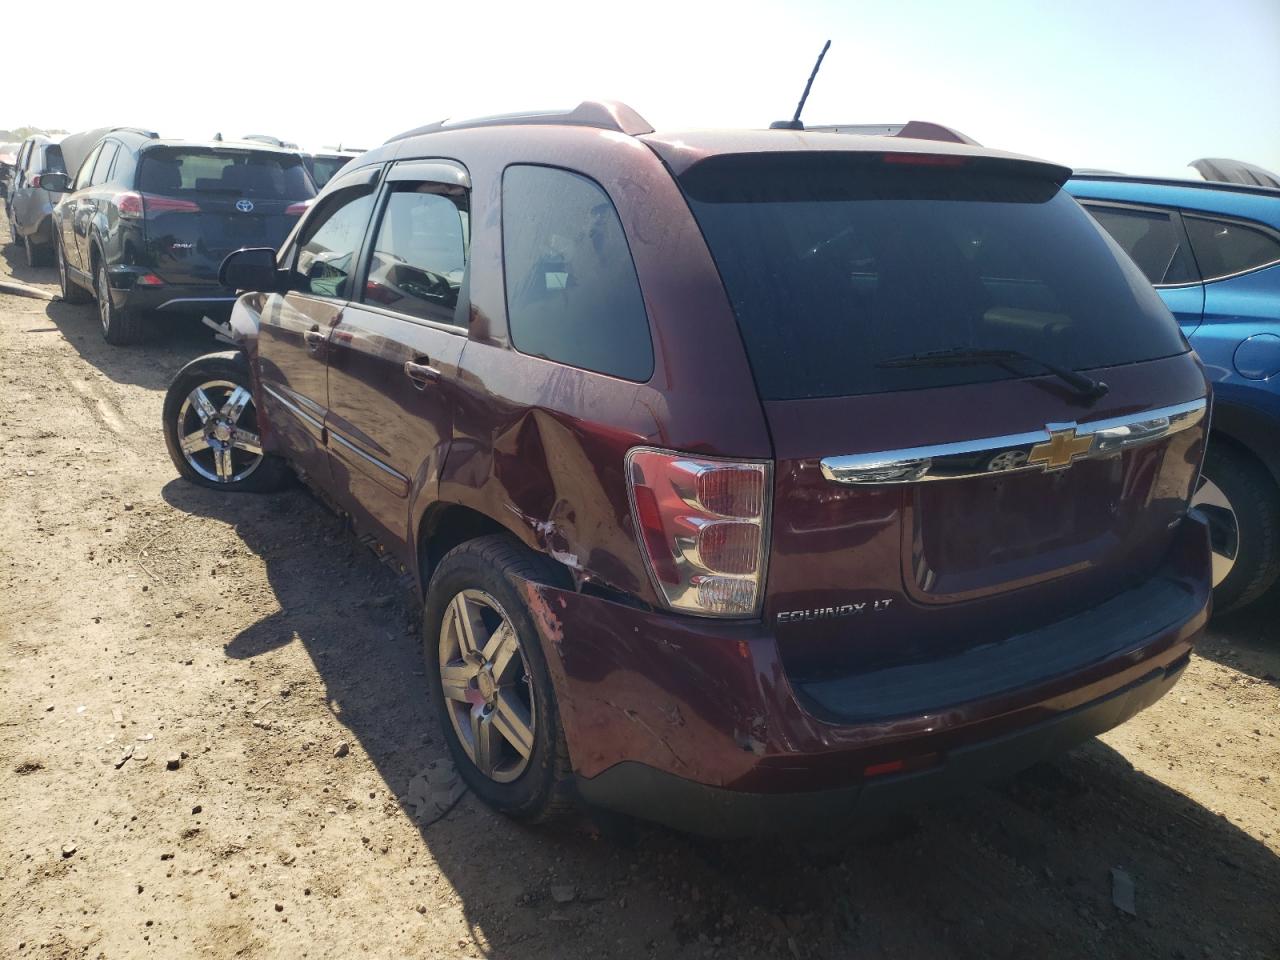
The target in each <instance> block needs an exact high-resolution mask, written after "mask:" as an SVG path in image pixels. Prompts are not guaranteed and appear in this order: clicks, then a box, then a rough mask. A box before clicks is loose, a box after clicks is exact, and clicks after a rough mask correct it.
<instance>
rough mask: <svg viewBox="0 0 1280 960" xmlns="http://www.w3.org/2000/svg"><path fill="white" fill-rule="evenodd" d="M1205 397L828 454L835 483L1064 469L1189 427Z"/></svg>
mask: <svg viewBox="0 0 1280 960" xmlns="http://www.w3.org/2000/svg"><path fill="white" fill-rule="evenodd" d="M1206 409H1207V403H1206V400H1205V398H1204V397H1201V398H1200V399H1199V400H1192V401H1190V402H1188V403H1179V404H1174V405H1173V406H1169V407H1160V408H1159V409H1156V410H1147V411H1144V412H1143V413H1141V414H1137V415H1130V416H1127V417H1114V418H1112V419H1109V420H1094V421H1092V422H1090V423H1075V422H1071V423H1049V424H1046V425H1045V427H1044V429H1042V430H1032V431H1028V432H1027V433H1015V434H1009V435H1007V436H1003V437H987V438H984V439H981V440H962V441H960V442H957V443H940V444H935V445H933V446H927V447H907V448H905V449H902V450H885V451H882V452H878V453H855V454H850V455H848V456H843V457H824V458H823V460H822V475H823V476H824V477H826V478H827V479H828V480H830V481H832V482H833V483H851V484H853V483H875V484H883V483H917V482H920V481H924V480H961V479H965V478H968V477H983V476H988V475H990V474H992V473H1020V472H1025V471H1029V470H1041V471H1045V472H1048V471H1054V470H1065V469H1066V468H1067V467H1069V466H1071V464H1073V463H1075V462H1076V461H1077V460H1088V459H1096V458H1100V457H1107V456H1111V455H1112V454H1116V453H1119V452H1120V451H1121V450H1128V449H1130V448H1132V447H1137V446H1141V445H1142V444H1145V443H1151V442H1153V441H1155V440H1160V439H1162V438H1164V437H1168V436H1171V435H1172V434H1175V433H1177V432H1179V431H1180V430H1186V429H1187V428H1188V427H1193V426H1195V425H1196V424H1197V423H1199V422H1200V421H1201V420H1202V419H1203V418H1204V415H1205V410H1206Z"/></svg>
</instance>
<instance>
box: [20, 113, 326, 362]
mask: <svg viewBox="0 0 1280 960" xmlns="http://www.w3.org/2000/svg"><path fill="white" fill-rule="evenodd" d="M69 180H70V177H68V176H65V175H64V176H62V177H55V176H52V175H50V176H46V177H45V178H44V185H45V187H46V189H52V190H69V191H70V192H69V193H67V194H66V195H65V196H64V197H63V198H62V200H61V201H60V202H59V203H58V205H57V206H56V207H55V208H54V212H53V222H54V233H55V237H56V244H55V247H56V253H57V261H58V278H59V281H60V283H61V286H62V296H63V299H65V300H67V301H70V302H73V303H75V302H87V301H88V300H89V299H90V297H91V296H92V297H96V298H97V301H98V310H99V313H100V315H101V319H102V335H103V336H104V337H105V338H106V339H107V342H108V343H114V344H124V343H132V342H136V341H137V340H139V339H140V338H141V336H142V332H143V316H144V313H145V312H146V311H162V312H196V313H214V314H218V313H221V314H222V315H224V316H225V315H226V314H227V313H229V312H230V309H231V304H232V303H233V302H234V301H235V291H234V290H230V289H228V288H227V287H224V286H222V285H221V284H220V283H219V282H218V266H219V264H221V262H222V258H223V257H225V256H226V255H227V254H228V253H230V252H231V251H232V250H235V249H237V248H239V247H244V246H258V245H266V246H273V245H278V244H279V243H281V242H282V241H283V240H284V238H285V237H286V236H287V235H288V233H289V231H290V230H291V229H292V228H293V225H294V223H295V222H296V221H297V219H298V217H299V216H300V215H301V214H302V212H303V211H304V210H305V209H306V208H307V205H308V203H310V201H311V199H312V198H313V197H314V196H315V186H314V184H313V183H312V180H311V177H310V175H308V173H307V170H306V167H305V166H304V164H303V160H302V156H301V155H300V154H299V153H297V152H296V151H290V150H281V149H278V148H275V147H271V146H267V145H263V144H257V143H255V144H233V143H223V142H211V143H193V142H187V141H178V140H164V139H160V138H158V137H156V136H154V135H152V134H149V133H146V132H143V131H134V130H115V131H112V132H111V133H110V134H108V135H107V136H105V137H103V138H102V140H101V141H99V142H98V144H97V145H96V146H94V148H93V149H92V150H91V151H90V152H89V154H88V156H87V157H85V160H84V162H83V163H82V164H81V165H80V168H79V172H78V173H76V174H75V179H74V182H68V181H69Z"/></svg>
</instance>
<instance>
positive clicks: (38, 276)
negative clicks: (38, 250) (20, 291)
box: [0, 209, 58, 290]
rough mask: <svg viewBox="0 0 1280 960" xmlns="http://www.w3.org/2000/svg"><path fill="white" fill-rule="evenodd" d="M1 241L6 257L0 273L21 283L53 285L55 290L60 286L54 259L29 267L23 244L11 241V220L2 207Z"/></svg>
mask: <svg viewBox="0 0 1280 960" xmlns="http://www.w3.org/2000/svg"><path fill="white" fill-rule="evenodd" d="M0 243H2V244H3V248H2V249H0V257H2V258H3V259H4V266H3V267H0V274H5V275H7V276H10V277H12V278H13V279H14V280H17V281H18V282H19V283H28V284H34V285H43V286H52V287H53V289H54V290H56V289H57V288H58V271H57V270H55V269H54V268H53V266H52V263H53V261H52V260H49V261H48V265H46V266H39V267H29V266H27V255H26V252H25V250H24V249H23V247H22V245H21V244H18V243H10V242H9V221H8V219H7V218H6V217H5V214H4V211H3V210H2V209H0Z"/></svg>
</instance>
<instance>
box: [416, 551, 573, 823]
mask: <svg viewBox="0 0 1280 960" xmlns="http://www.w3.org/2000/svg"><path fill="white" fill-rule="evenodd" d="M563 579H564V573H563V571H562V570H560V569H559V568H557V567H556V566H555V565H554V564H552V563H551V561H549V560H547V559H546V558H544V557H541V556H539V555H538V554H535V553H532V552H531V551H529V550H527V549H526V548H525V547H523V546H522V545H521V544H519V543H517V542H516V541H515V540H513V539H512V538H510V537H508V536H505V535H501V534H499V535H493V536H486V537H480V538H478V539H475V540H470V541H468V542H466V543H464V544H462V545H461V546H458V547H455V548H454V549H453V550H450V551H449V553H448V554H446V555H445V557H444V559H443V560H441V561H440V564H439V566H438V567H436V570H435V573H434V574H433V576H432V577H431V583H430V585H429V586H428V588H427V601H426V609H425V612H424V614H423V620H422V630H423V655H424V658H425V660H426V669H427V677H428V678H429V682H430V684H431V696H432V698H433V699H434V700H435V703H436V712H437V715H438V717H439V720H440V727H441V730H442V731H443V732H444V737H445V740H446V742H447V743H448V744H449V750H450V752H451V753H452V754H453V758H454V762H455V763H456V765H457V768H458V772H459V774H460V775H461V776H462V779H463V780H464V781H466V783H467V786H468V787H470V788H471V790H472V791H474V792H475V794H476V795H477V796H478V797H480V799H481V800H483V801H484V802H485V803H487V804H489V806H491V807H493V808H494V809H495V810H497V811H498V812H499V813H502V814H505V815H506V816H509V817H512V818H513V819H516V820H522V821H524V822H526V823H545V822H549V821H552V820H555V819H558V818H560V817H562V816H563V815H564V814H565V813H566V812H567V811H568V810H570V809H571V808H572V807H573V806H574V802H575V792H574V789H573V784H572V780H571V779H570V773H571V768H570V765H569V750H568V747H567V746H566V745H565V739H564V732H563V730H562V729H561V726H560V712H559V707H558V706H557V702H556V694H555V689H554V687H553V686H552V683H551V675H550V673H549V672H548V670H547V663H546V660H545V658H544V657H543V655H542V646H541V642H540V640H539V638H538V633H537V630H536V629H535V628H534V625H533V618H532V617H531V616H530V614H529V610H528V608H527V607H526V606H525V602H524V599H523V597H521V595H520V592H519V591H518V590H517V589H516V586H515V584H516V583H518V582H519V581H520V580H531V581H533V582H535V583H559V582H561V581H562V580H563ZM458 602H462V604H463V607H462V609H467V610H470V612H471V614H472V615H473V616H474V622H473V623H472V626H473V627H474V631H472V630H468V631H467V634H468V635H471V634H472V633H473V632H474V636H475V639H476V649H474V650H472V651H470V653H468V652H467V651H464V650H462V649H461V644H459V643H458V642H457V641H458V639H459V636H460V635H459V627H458V626H457V625H456V622H452V621H453V616H454V614H455V612H456V611H457V610H458V609H459V608H458V607H456V606H455V604H457V603H458ZM503 623H505V624H507V625H509V628H510V629H511V631H513V633H514V639H515V643H516V645H517V647H518V652H514V653H513V652H507V654H506V658H505V660H504V659H503V646H504V645H501V644H495V643H494V638H495V637H497V636H498V635H499V631H500V630H502V629H503V626H502V625H503ZM482 631H483V635H482ZM506 636H507V637H508V638H510V636H511V634H510V633H507V634H506ZM520 658H522V660H523V663H521V659H520ZM468 663H470V665H471V667H472V668H473V670H472V672H475V674H476V676H475V677H473V678H472V679H470V680H465V679H458V677H459V676H460V675H461V674H459V671H461V672H462V673H467V672H468ZM502 663H506V664H508V666H507V667H506V668H505V669H504V668H500V667H499V664H502ZM486 670H488V671H489V674H488V677H489V679H487V680H484V679H481V677H480V674H482V673H484V672H485V671H486ZM446 671H450V677H451V681H452V695H451V696H446V695H445V693H444V682H443V676H444V674H445V672H446ZM464 688H465V690H466V691H467V696H469V697H470V698H471V699H470V701H469V702H468V701H464V700H460V698H459V690H461V689H464ZM511 704H514V711H515V712H514V713H512V712H511V711H512V707H511V706H510V705H511ZM512 716H517V717H518V719H516V720H515V721H511V720H507V719H505V718H508V717H512ZM497 721H503V722H504V723H506V724H508V726H507V727H506V729H507V730H516V731H517V733H518V735H517V736H516V738H515V739H524V742H525V743H526V744H528V743H529V742H531V743H532V747H531V749H529V752H528V754H527V756H524V755H523V754H522V752H521V751H520V750H519V749H518V748H517V747H516V746H515V740H514V739H512V738H511V737H509V736H508V734H507V733H505V732H503V723H499V722H497ZM486 723H489V726H487V727H486V726H485V724H486ZM521 725H523V726H521ZM529 727H532V731H531V736H524V737H521V736H520V735H519V734H522V733H523V734H528V733H529V732H530V731H529V729H528V728H529ZM460 728H462V729H464V730H465V731H466V732H467V736H468V740H467V743H468V746H464V744H463V742H462V740H461V739H460V737H459V729H460ZM481 737H486V738H492V739H491V740H487V741H486V742H487V743H488V744H489V746H488V747H486V748H484V750H483V752H484V754H485V755H486V756H487V757H489V762H488V763H487V764H485V765H486V766H487V767H488V769H489V771H490V772H488V773H486V772H484V771H483V770H482V769H481V765H480V764H481V763H483V762H484V761H478V760H477V759H476V758H475V755H476V754H477V753H479V752H481V748H480V747H478V746H477V744H478V742H479V739H480V738H481Z"/></svg>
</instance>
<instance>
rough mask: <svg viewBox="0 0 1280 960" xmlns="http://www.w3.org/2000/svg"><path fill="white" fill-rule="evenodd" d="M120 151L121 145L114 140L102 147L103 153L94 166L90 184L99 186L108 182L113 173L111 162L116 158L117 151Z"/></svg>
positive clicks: (99, 155)
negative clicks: (111, 172) (108, 177)
mask: <svg viewBox="0 0 1280 960" xmlns="http://www.w3.org/2000/svg"><path fill="white" fill-rule="evenodd" d="M119 149H120V144H118V143H116V142H115V141H113V140H108V141H107V142H106V143H104V144H103V145H102V152H101V153H100V154H98V160H97V162H96V163H94V165H93V176H92V177H91V178H90V180H89V183H90V184H91V185H92V186H95V187H96V186H97V185H98V184H100V183H106V182H107V174H108V173H110V171H111V161H112V160H114V159H115V158H116V151H117V150H119Z"/></svg>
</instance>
